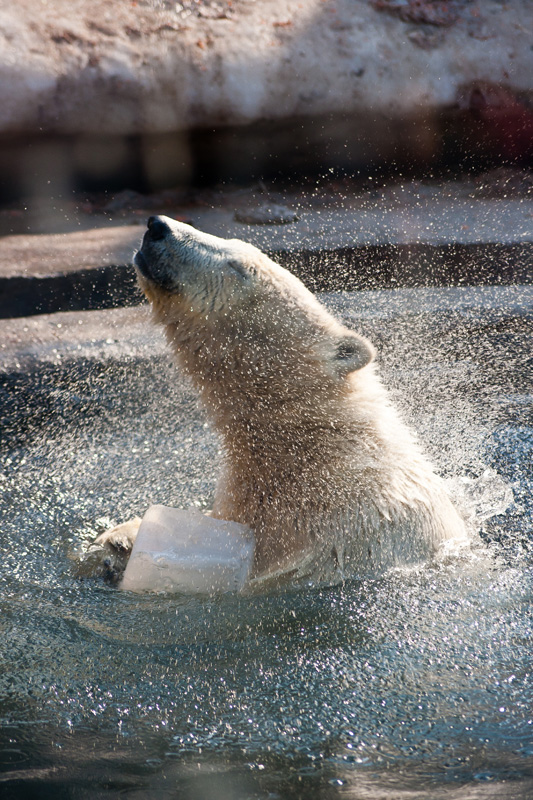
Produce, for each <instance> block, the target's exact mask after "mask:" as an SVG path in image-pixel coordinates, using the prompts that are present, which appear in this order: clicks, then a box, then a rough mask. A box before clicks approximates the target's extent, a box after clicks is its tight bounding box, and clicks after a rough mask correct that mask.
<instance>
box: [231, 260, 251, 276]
mask: <svg viewBox="0 0 533 800" xmlns="http://www.w3.org/2000/svg"><path fill="white" fill-rule="evenodd" d="M227 264H228V267H229V268H230V269H231V270H233V272H236V273H237V275H238V276H239V277H240V278H244V280H248V278H249V277H250V276H249V274H248V272H247V271H246V270H245V268H244V267H243V265H242V264H241V263H240V261H237V260H235V259H231V260H230V261H228V262H227Z"/></svg>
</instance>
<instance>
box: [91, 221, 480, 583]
mask: <svg viewBox="0 0 533 800" xmlns="http://www.w3.org/2000/svg"><path fill="white" fill-rule="evenodd" d="M135 265H136V270H137V275H138V281H139V283H140V286H141V288H142V290H143V291H144V293H145V295H146V297H147V298H148V300H149V301H150V303H151V306H152V310H153V316H154V318H155V321H156V322H157V323H159V324H161V325H162V326H163V327H164V329H165V331H166V336H167V339H168V342H169V344H170V347H171V348H172V350H173V352H174V355H175V358H176V360H177V362H178V365H179V366H180V367H181V368H182V369H183V370H184V371H185V372H186V373H187V374H188V375H189V376H190V378H191V379H192V381H193V384H194V386H195V387H196V389H197V391H198V393H199V395H200V398H201V401H202V402H203V404H204V406H205V408H206V409H207V413H208V416H209V418H210V421H211V423H212V425H213V426H214V428H215V430H216V431H217V433H218V434H219V436H220V439H221V442H222V445H223V452H224V457H223V463H222V468H221V473H220V476H219V479H218V483H217V487H216V495H215V501H214V506H213V511H212V516H213V517H215V518H219V519H225V520H232V521H235V522H240V523H243V524H244V525H247V526H248V527H250V528H252V530H253V531H254V533H255V539H256V550H255V561H254V568H253V574H254V576H255V577H256V578H263V577H264V578H268V577H269V576H281V577H283V579H286V580H313V581H327V582H334V581H338V580H342V579H344V578H346V577H350V576H368V575H376V574H380V573H382V572H383V571H385V570H387V569H388V568H390V567H394V566H400V565H410V564H416V563H419V562H422V561H424V560H426V559H427V558H428V557H430V556H431V555H432V554H434V553H435V552H436V551H437V549H438V548H439V547H440V546H441V545H442V544H443V543H444V542H446V541H449V540H453V539H456V540H465V539H466V537H467V534H466V530H465V525H464V522H463V520H462V519H461V517H460V516H459V514H458V513H457V511H456V510H455V508H454V507H453V505H452V503H451V501H450V499H449V497H448V495H447V493H446V491H445V488H444V486H443V483H442V482H441V480H440V478H439V477H437V475H436V474H435V473H434V471H433V469H432V467H431V465H430V464H429V462H428V461H427V460H426V458H425V457H424V456H423V454H422V452H421V450H420V448H419V446H418V444H417V443H416V442H415V439H414V437H413V435H412V434H411V432H410V431H409V430H408V429H407V427H406V426H405V425H404V424H403V423H402V422H401V421H400V418H399V416H398V414H397V413H396V411H395V409H394V408H393V406H392V405H391V402H390V400H389V397H388V395H387V392H386V390H385V389H384V387H383V385H382V383H381V381H380V379H379V377H378V375H377V370H376V364H375V351H374V348H373V346H372V344H371V343H370V342H369V341H368V340H367V339H365V338H364V337H363V336H361V335H359V334H358V333H356V332H354V331H351V330H349V329H348V328H346V327H344V326H343V325H342V324H340V323H339V322H338V321H337V320H336V319H335V318H334V317H333V316H332V315H331V314H330V313H329V312H328V311H327V309H326V308H325V307H324V306H323V305H322V304H321V303H320V302H319V300H318V299H317V298H316V297H315V296H314V295H313V294H312V293H311V292H310V291H308V290H307V289H306V288H305V287H304V285H303V284H302V283H301V282H300V281H299V280H298V279H297V278H296V277H295V276H294V275H292V274H291V273H290V272H289V271H287V270H286V269H284V268H282V267H281V266H279V265H278V264H276V263H275V262H274V261H272V260H271V259H270V258H268V257H267V256H266V255H264V254H263V253H262V252H261V251H260V250H258V249H257V248H256V247H254V246H252V245H250V244H246V243H245V242H242V241H239V240H235V239H232V240H226V239H221V238H218V237H216V236H212V235H209V234H206V233H203V232H200V231H198V230H196V229H195V228H193V227H191V226H189V225H186V224H184V223H180V222H176V221H174V220H172V219H170V218H168V217H164V216H153V217H150V219H149V220H148V228H147V231H146V233H145V235H144V239H143V242H142V246H141V248H140V250H139V252H138V253H137V254H136V256H135ZM138 525H139V520H133V521H131V522H129V523H126V524H125V525H122V526H119V527H118V528H115V529H113V530H112V531H110V532H108V533H106V534H103V536H101V537H99V539H98V540H97V541H96V545H97V546H100V547H102V548H104V550H107V551H108V552H111V551H112V550H113V549H115V551H120V553H121V554H122V559H123V561H124V560H125V558H127V555H128V552H129V550H130V549H131V547H132V543H133V541H134V538H135V534H136V530H137V528H138ZM122 566H123V564H122Z"/></svg>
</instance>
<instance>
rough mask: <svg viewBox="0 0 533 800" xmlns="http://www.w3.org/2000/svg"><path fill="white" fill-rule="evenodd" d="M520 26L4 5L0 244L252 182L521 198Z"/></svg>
mask: <svg viewBox="0 0 533 800" xmlns="http://www.w3.org/2000/svg"><path fill="white" fill-rule="evenodd" d="M532 17H533V13H532V9H531V3H530V2H529V0H510V2H505V3H504V2H500V1H499V0H486V2H477V1H476V0H451V1H450V2H441V1H440V0H304V1H302V0H298V1H297V0H282V2H279V1H278V0H183V1H182V2H170V0H168V1H167V0H137V1H136V2H131V0H117V1H116V2H115V3H114V4H113V6H112V7H111V6H109V4H108V3H106V2H103V1H102V0H93V2H91V3H86V2H80V1H79V0H74V2H70V1H69V0H48V2H42V0H21V2H20V3H17V4H13V5H11V6H9V7H5V8H3V9H2V10H0V38H1V39H3V43H2V47H1V48H0V233H2V234H9V233H24V232H56V231H57V232H59V231H67V230H70V229H75V228H76V227H79V226H80V225H81V224H83V225H87V224H88V223H87V222H86V221H85V222H84V220H85V217H86V216H87V215H91V214H96V215H97V216H96V218H95V219H94V224H103V222H104V220H103V219H102V217H106V216H114V220H115V222H116V221H117V219H118V221H120V218H122V217H124V216H125V215H126V212H127V213H128V214H129V217H128V218H129V219H130V220H131V218H132V212H137V214H138V216H139V217H141V216H142V211H143V210H144V207H145V206H148V207H162V206H167V207H168V206H173V205H174V206H175V205H176V204H179V203H180V202H184V201H188V200H190V192H191V190H201V189H204V188H205V187H208V188H212V187H215V186H218V187H220V186H235V185H237V186H241V187H242V186H249V185H252V184H254V183H257V182H259V181H263V182H267V184H268V185H271V184H273V183H274V184H276V185H277V186H278V187H281V188H283V187H285V186H287V185H290V184H291V183H292V184H293V183H295V182H297V183H299V184H302V183H303V184H304V185H305V184H307V185H309V184H310V185H314V186H316V185H318V184H320V182H322V184H324V182H325V183H326V184H328V182H329V184H331V182H332V181H339V180H343V181H344V182H345V183H344V185H343V186H341V188H342V189H343V191H344V192H345V194H350V193H353V192H357V191H360V189H361V187H362V188H366V187H368V185H369V179H372V180H373V181H374V183H373V184H372V185H371V188H374V189H375V188H376V183H375V181H378V182H380V181H381V182H382V183H383V181H389V182H390V180H391V179H398V178H400V179H402V180H405V179H406V178H413V177H419V178H420V177H423V178H424V179H426V180H428V179H441V178H443V177H444V176H447V175H449V174H450V173H452V174H455V175H457V174H460V175H464V174H465V173H466V174H469V175H486V174H487V173H488V172H490V171H491V170H494V169H497V168H500V170H501V168H507V170H511V172H512V174H511V172H509V171H508V172H507V173H505V174H504V173H502V172H501V171H500V172H499V173H498V174H497V175H496V176H492V178H490V179H489V180H488V181H487V180H485V181H482V184H483V186H484V187H485V188H484V189H483V188H481V189H480V188H479V187H477V188H478V190H479V191H480V192H485V193H488V192H490V191H491V186H492V190H493V192H496V193H498V192H500V193H505V192H507V193H509V192H513V191H514V192H516V191H522V192H523V191H527V190H529V189H530V188H531V173H530V167H531V160H532V157H533V49H532V45H531V42H532V35H531V34H532V28H533V18H532ZM327 188H328V187H327V186H326V189H327ZM334 188H335V187H334ZM336 188H337V189H338V188H339V187H338V186H337V187H336ZM165 192H166V194H164V193H165ZM169 192H170V193H171V194H169ZM161 193H163V194H161ZM146 196H152V199H151V200H143V197H146ZM134 218H135V213H133V219H134Z"/></svg>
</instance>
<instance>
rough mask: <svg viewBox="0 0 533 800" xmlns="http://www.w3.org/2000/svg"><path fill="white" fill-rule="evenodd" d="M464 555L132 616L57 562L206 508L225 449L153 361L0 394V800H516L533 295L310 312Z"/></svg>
mask: <svg viewBox="0 0 533 800" xmlns="http://www.w3.org/2000/svg"><path fill="white" fill-rule="evenodd" d="M328 302H329V303H330V304H331V306H332V307H333V308H334V309H335V310H336V311H337V312H338V313H339V314H341V316H343V318H344V319H345V320H346V321H350V320H351V321H352V322H354V321H356V322H357V324H358V326H359V328H360V329H362V331H363V332H364V333H366V334H367V335H369V336H370V337H371V338H372V339H373V341H374V342H375V343H376V344H377V345H378V346H379V350H380V354H381V355H380V358H381V361H382V372H383V373H384V375H385V378H386V381H387V384H388V385H389V386H391V387H392V391H393V394H394V396H395V399H396V402H397V403H398V404H399V405H401V406H402V408H403V410H404V414H405V415H406V416H407V417H408V418H409V420H410V422H411V424H413V425H414V426H415V427H416V428H417V429H418V431H419V432H420V435H421V437H422V438H423V440H424V442H425V443H426V446H427V449H428V451H429V452H430V454H431V456H432V458H433V459H434V461H435V462H436V463H437V465H438V467H439V470H440V471H441V472H442V473H443V474H444V475H445V477H446V478H447V479H448V480H449V481H450V485H451V486H452V487H453V489H454V491H455V492H458V493H459V494H460V495H461V496H462V500H461V502H462V503H463V504H464V507H465V509H466V511H467V512H468V513H470V514H471V515H472V516H473V517H474V518H475V519H476V520H477V524H478V527H479V528H480V531H481V542H482V546H477V547H475V548H474V552H473V555H472V556H471V557H468V558H466V557H465V558H463V559H459V558H452V559H448V560H447V561H445V562H441V563H436V564H431V565H428V566H426V567H424V568H423V569H420V570H417V571H411V572H396V573H393V574H391V575H389V576H386V577H384V578H381V579H379V580H374V581H365V582H360V581H359V582H358V581H352V582H349V583H346V584H345V585H342V586H336V587H309V588H307V589H304V590H299V591H290V590H289V591H285V592H280V593H275V594H269V595H264V596H259V597H239V596H235V595H226V596H223V597H218V598H215V599H208V600H207V599H205V598H198V597H184V596H178V595H172V596H139V595H132V594H129V593H126V592H124V593H121V592H118V591H116V590H115V589H113V588H111V587H108V586H106V585H105V584H103V583H101V582H100V581H90V580H86V581H83V580H82V581H80V580H79V579H78V578H77V577H76V575H75V571H74V569H73V561H72V556H73V553H74V552H75V550H76V548H79V546H80V544H81V543H83V542H84V541H87V540H89V539H90V538H91V537H92V536H94V534H95V533H96V532H98V531H100V530H102V529H103V528H105V526H106V525H107V524H109V522H110V521H112V522H119V521H121V520H122V519H124V518H127V517H128V516H131V515H133V514H135V513H139V512H142V511H143V510H144V509H145V508H146V507H147V506H148V505H150V504H151V503H154V502H159V503H165V504H168V505H175V506H185V507H187V506H189V505H191V504H196V505H197V506H198V507H200V508H202V507H208V506H209V504H210V501H211V497H212V494H213V489H214V476H215V471H216V463H217V458H218V446H217V442H216V441H215V439H214V438H213V436H212V435H211V433H210V432H209V430H208V429H207V427H206V425H205V420H204V417H203V415H202V413H201V411H200V410H199V409H198V408H197V406H196V403H195V399H194V396H193V395H192V393H191V391H190V389H189V387H188V386H187V385H186V384H185V383H184V382H183V381H182V380H181V379H180V378H179V377H178V376H177V375H176V373H175V371H174V370H173V368H172V367H170V365H169V361H168V359H167V357H166V356H165V355H164V351H163V349H162V348H159V347H156V348H155V355H154V358H153V359H147V358H146V357H145V354H144V352H143V353H139V352H138V351H136V349H135V346H134V345H132V347H131V352H130V353H129V354H128V355H127V356H126V355H124V356H123V357H120V358H118V357H115V358H110V359H108V360H106V361H102V360H101V359H96V358H94V359H92V358H91V356H90V348H89V351H88V352H85V353H84V355H83V357H80V358H78V359H75V360H74V359H71V358H64V359H63V360H62V361H61V362H59V363H58V364H48V365H40V366H36V367H35V369H34V370H33V371H32V370H30V369H28V370H26V371H24V372H23V373H20V374H18V375H17V374H11V375H10V376H8V377H6V380H5V387H4V389H3V390H2V398H3V402H2V408H3V410H4V412H5V417H4V419H3V422H2V449H1V461H2V467H3V470H2V479H1V480H2V483H1V486H2V495H1V508H2V528H1V548H2V559H1V563H0V598H1V599H0V603H1V612H0V628H1V639H0V642H1V658H2V667H1V670H0V720H1V727H0V795H1V796H2V797H6V798H10V797H16V798H19V797H24V798H32V797H38V798H47V797H54V798H63V797H65V798H71V797H76V798H85V797H87V798H89V797H90V798H99V797H102V798H107V797H115V796H124V797H128V798H151V797H153V798H156V797H157V798H160V797H161V798H164V797H173V798H174V797H178V798H187V799H189V798H190V799H191V800H196V798H199V799H201V800H210V798H217V800H225V798H232V800H234V799H236V800H240V799H241V798H261V799H262V798H265V799H266V798H270V800H274V798H279V797H281V798H342V797H349V798H385V797H389V798H390V797H395V798H403V797H405V798H407V797H409V798H428V797H432V798H440V797H442V798H447V799H448V800H449V799H450V798H456V797H457V798H459V797H460V798H462V799H463V800H464V798H466V797H468V798H470V797H471V798H478V797H480V798H481V797H483V798H486V797H498V798H524V799H525V798H527V797H531V796H533V675H532V664H533V659H532V656H531V650H532V633H533V631H532V627H533V623H532V614H531V600H532V594H533V592H532V587H533V535H532V532H533V525H532V518H533V502H532V499H531V494H532V493H531V489H532V483H533V469H532V466H531V464H532V449H533V387H532V376H533V369H532V366H533V365H532V356H531V333H532V330H533V319H532V317H533V291H532V290H531V289H530V288H526V287H514V288H513V287H509V288H501V289H468V288H467V289H441V290H409V291H407V290H404V291H398V292H368V293H362V294H360V295H358V296H354V295H336V296H331V297H330V298H329V299H328Z"/></svg>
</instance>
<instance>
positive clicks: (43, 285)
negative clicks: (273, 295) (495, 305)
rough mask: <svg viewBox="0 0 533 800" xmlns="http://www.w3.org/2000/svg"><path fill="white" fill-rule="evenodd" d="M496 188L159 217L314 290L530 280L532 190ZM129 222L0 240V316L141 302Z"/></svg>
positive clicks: (220, 204)
mask: <svg viewBox="0 0 533 800" xmlns="http://www.w3.org/2000/svg"><path fill="white" fill-rule="evenodd" d="M503 194H505V193H503ZM501 195H502V193H499V194H498V193H496V196H492V197H477V196H475V194H474V195H473V194H472V193H471V192H470V193H469V192H468V191H466V189H465V186H464V184H460V183H457V184H453V183H450V184H447V185H442V184H440V185H433V186H432V185H429V184H428V185H426V186H420V185H418V184H406V185H405V186H403V185H402V186H400V185H398V186H396V187H388V188H386V189H383V190H379V191H375V192H372V191H367V192H363V193H360V194H359V195H354V194H352V195H345V196H338V197H331V196H328V197H323V198H318V199H317V197H314V198H313V197H312V196H311V195H306V194H305V193H300V194H297V193H296V192H293V193H288V194H287V195H286V196H285V197H284V206H285V208H286V209H288V210H289V211H291V212H294V213H295V215H296V217H297V219H296V221H294V222H291V223H289V224H267V225H260V224H249V223H245V222H238V221H237V219H238V218H241V219H242V218H243V216H244V217H245V216H246V215H245V214H244V212H245V211H246V210H247V209H252V210H253V211H254V212H257V211H258V210H259V211H260V210H261V208H262V207H263V206H264V207H265V208H266V209H267V210H268V209H269V208H271V207H272V206H273V205H275V203H274V201H275V200H277V201H278V202H279V198H278V197H274V198H271V197H268V196H266V197H263V198H262V199H261V196H260V197H259V199H258V197H257V195H255V194H253V193H248V194H247V193H246V192H241V193H237V194H231V193H227V194H225V195H223V196H219V197H218V198H217V202H216V203H212V204H208V203H205V204H203V205H198V204H197V205H190V206H179V207H176V206H174V207H172V208H168V209H165V213H167V214H168V215H169V216H178V217H179V218H180V219H186V220H190V221H191V222H192V224H194V225H195V226H196V227H198V228H200V229H202V230H205V231H207V232H209V233H213V234H215V235H218V236H222V237H226V238H232V237H236V238H239V239H244V240H246V241H250V242H252V243H253V244H255V245H257V246H258V247H259V248H261V249H262V250H265V251H266V252H268V253H270V254H271V255H272V256H273V257H274V258H275V259H276V260H278V261H279V262H280V263H282V264H284V265H285V266H288V267H289V268H290V269H292V270H293V271H295V272H296V273H297V274H298V275H299V276H300V277H301V278H302V279H303V280H304V281H305V282H306V283H308V285H309V286H310V287H311V288H313V289H321V290H324V289H364V288H367V289H368V288H386V287H394V286H402V285H403V286H431V285H464V284H474V285H475V284H491V283H492V284H499V283H500V284H501V283H503V284H509V283H529V282H530V281H531V280H532V279H533V194H532V193H531V192H530V191H525V192H522V193H520V192H519V193H515V194H514V195H513V193H511V196H501ZM149 213H153V210H152V211H148V210H147V211H146V216H148V214H149ZM269 218H271V215H270V217H269ZM281 218H282V217H280V219H281ZM134 219H135V220H136V222H137V224H133V225H132V224H128V223H131V220H132V217H131V215H129V216H128V215H127V214H125V215H122V216H121V215H120V214H116V215H115V219H114V221H110V220H109V218H108V217H106V216H103V215H96V214H95V215H93V216H92V217H91V219H90V220H87V219H86V220H85V221H84V226H85V228H86V229H85V230H78V231H74V232H69V233H61V234H59V233H58V234H41V235H20V234H19V235H11V236H5V237H3V238H0V316H1V317H4V318H5V317H11V316H28V315H31V314H35V313H47V312H50V313H51V312H55V311H67V310H82V309H95V308H109V307H116V306H123V305H132V304H138V303H139V302H141V299H142V298H141V296H140V294H139V293H138V290H137V288H136V284H135V277H134V273H133V269H132V267H131V262H132V256H133V253H134V251H135V249H136V248H137V247H138V246H139V243H140V241H141V239H142V236H143V232H144V219H145V216H144V214H143V213H142V211H141V213H140V214H139V211H138V210H136V212H135V217H134ZM141 219H142V220H143V222H142V223H141V222H140V220H141ZM117 223H121V224H117ZM91 224H92V225H94V226H95V227H92V228H91V227H87V226H89V225H91ZM96 226H99V227H96Z"/></svg>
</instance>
